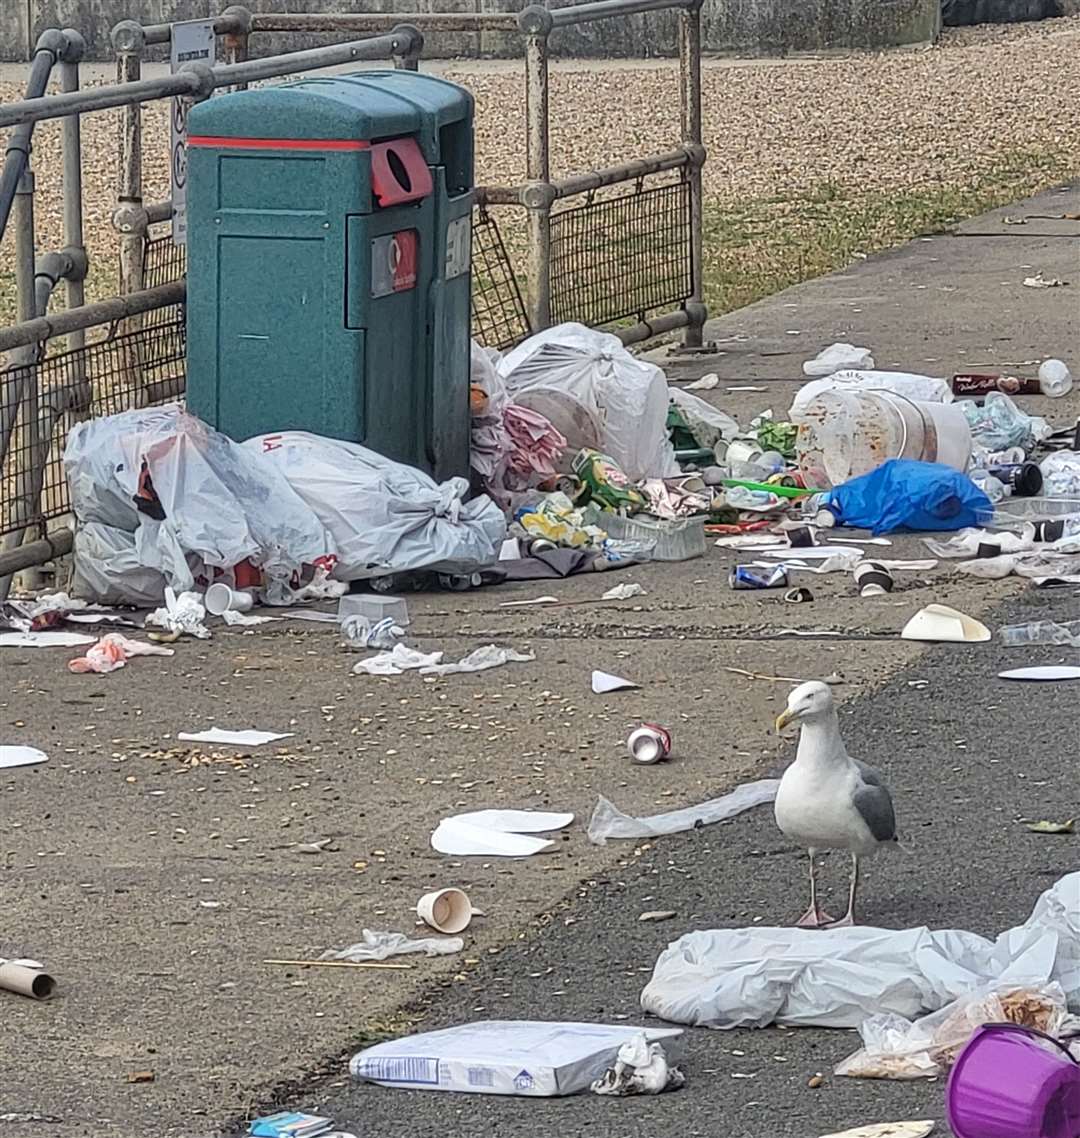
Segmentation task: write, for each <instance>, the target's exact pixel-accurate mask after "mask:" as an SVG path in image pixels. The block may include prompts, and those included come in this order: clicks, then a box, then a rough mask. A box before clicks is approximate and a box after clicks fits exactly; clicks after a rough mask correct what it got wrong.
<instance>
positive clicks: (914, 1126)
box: [821, 1121, 937, 1138]
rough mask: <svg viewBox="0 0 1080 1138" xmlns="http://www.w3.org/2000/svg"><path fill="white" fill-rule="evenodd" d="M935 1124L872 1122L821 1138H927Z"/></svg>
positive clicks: (930, 1122)
mask: <svg viewBox="0 0 1080 1138" xmlns="http://www.w3.org/2000/svg"><path fill="white" fill-rule="evenodd" d="M936 1125H937V1123H936V1122H932V1121H926V1122H873V1123H871V1124H870V1125H869V1126H856V1127H855V1129H854V1130H844V1131H837V1132H836V1133H835V1134H822V1136H821V1138H927V1135H928V1134H933V1132H934V1127H935V1126H936Z"/></svg>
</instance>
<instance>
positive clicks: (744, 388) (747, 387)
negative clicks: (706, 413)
mask: <svg viewBox="0 0 1080 1138" xmlns="http://www.w3.org/2000/svg"><path fill="white" fill-rule="evenodd" d="M724 390H725V391H727V392H728V393H729V394H731V395H735V394H737V393H738V392H740V391H759V392H760V391H768V390H769V389H768V388H767V387H752V386H751V385H750V384H741V385H740V386H738V387H727V388H725V389H724Z"/></svg>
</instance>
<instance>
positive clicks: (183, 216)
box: [169, 20, 217, 245]
mask: <svg viewBox="0 0 1080 1138" xmlns="http://www.w3.org/2000/svg"><path fill="white" fill-rule="evenodd" d="M169 62H170V64H171V69H172V70H173V71H174V72H175V71H179V70H180V68H181V67H183V65H184V64H185V63H205V64H206V65H207V66H208V67H213V66H214V64H215V63H216V62H217V39H216V37H215V36H214V21H213V20H183V21H181V22H180V23H178V24H173V26H172V52H171V55H170V58H169ZM191 104H192V100H191V99H189V98H179V97H178V98H175V99H173V101H172V116H171V117H172V123H171V126H172V129H171V131H170V139H169V166H170V181H171V183H172V235H173V244H175V245H186V244H187V118H188V112H189V111H190V110H191Z"/></svg>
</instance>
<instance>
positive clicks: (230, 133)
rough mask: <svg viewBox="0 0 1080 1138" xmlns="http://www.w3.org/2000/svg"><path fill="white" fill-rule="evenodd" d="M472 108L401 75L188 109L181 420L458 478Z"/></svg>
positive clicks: (457, 90)
mask: <svg viewBox="0 0 1080 1138" xmlns="http://www.w3.org/2000/svg"><path fill="white" fill-rule="evenodd" d="M472 114H473V102H472V96H471V95H470V94H469V93H468V92H467V91H465V90H464V89H462V88H461V87H458V86H456V85H455V84H452V83H447V82H445V81H444V80H441V79H437V78H434V77H433V76H429V75H420V74H416V73H414V72H410V71H368V72H362V73H359V74H356V75H342V76H333V77H327V78H316V79H304V80H301V81H299V82H296V83H287V84H282V85H280V86H273V87H261V88H257V89H253V90H249V91H239V92H234V93H232V94H228V95H223V96H221V97H219V98H215V99H209V100H207V101H205V102H203V103H200V104H198V105H196V106H195V107H194V108H193V109H192V111H191V114H190V117H189V120H188V131H189V134H188V197H187V201H188V207H187V208H188V278H187V325H188V372H187V402H188V407H189V409H190V410H191V411H192V412H193V413H194V414H196V415H198V416H199V417H200V418H202V419H204V420H205V421H206V422H208V423H210V424H212V425H213V426H214V427H216V428H217V429H218V430H220V431H222V432H224V433H225V434H227V435H229V436H230V437H232V438H235V439H240V440H242V439H247V438H250V437H252V436H253V435H261V434H266V433H269V432H274V431H284V430H303V431H311V432H313V433H315V434H319V435H326V436H329V437H331V438H337V439H345V440H348V441H350V442H358V443H363V444H364V445H365V446H368V447H370V448H371V449H372V450H375V451H378V452H379V453H380V454H384V455H386V456H387V457H388V458H393V459H396V460H398V461H400V462H406V463H409V464H410V465H413V466H417V467H420V468H421V469H423V470H426V471H428V472H429V473H430V474H432V475H434V476H435V477H436V478H439V479H444V478H448V477H451V476H453V475H464V476H467V475H468V470H469V300H470V295H469V288H470V273H469V269H470V249H471V238H472V189H473V128H472Z"/></svg>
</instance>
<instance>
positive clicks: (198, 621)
mask: <svg viewBox="0 0 1080 1138" xmlns="http://www.w3.org/2000/svg"><path fill="white" fill-rule="evenodd" d="M205 619H206V609H205V608H204V607H203V603H202V601H201V600H200V599H199V594H198V593H181V594H180V595H179V596H177V595H176V593H174V592H173V590H172V589H166V590H165V607H164V608H159V609H155V610H154V611H153V612H152V613H151V614H150V615H149V616H148V617H147V618H146V623H147V624H150V625H153V626H154V627H155V628H163V629H164V630H165V631H166V632H174V633H177V634H179V635H185V634H186V635H188V636H194V637H196V638H197V639H198V640H208V639H209V637H210V629H208V628H207V627H206V625H205V624H204V623H203V621H204V620H205Z"/></svg>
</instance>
